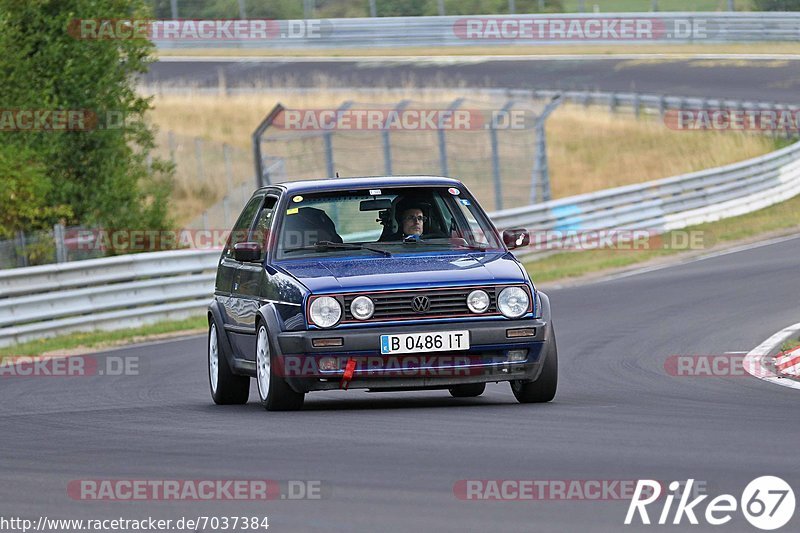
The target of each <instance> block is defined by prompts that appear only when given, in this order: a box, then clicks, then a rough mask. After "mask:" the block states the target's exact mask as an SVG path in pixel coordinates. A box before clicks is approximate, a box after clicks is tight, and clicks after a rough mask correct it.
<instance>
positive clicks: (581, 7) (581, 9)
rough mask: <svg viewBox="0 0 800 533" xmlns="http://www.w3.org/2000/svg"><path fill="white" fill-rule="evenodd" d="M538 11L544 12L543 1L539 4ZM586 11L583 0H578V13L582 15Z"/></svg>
mask: <svg viewBox="0 0 800 533" xmlns="http://www.w3.org/2000/svg"><path fill="white" fill-rule="evenodd" d="M539 10H540V11H544V0H541V1H540V2H539ZM584 11H586V2H585V1H584V0H578V13H583V12H584Z"/></svg>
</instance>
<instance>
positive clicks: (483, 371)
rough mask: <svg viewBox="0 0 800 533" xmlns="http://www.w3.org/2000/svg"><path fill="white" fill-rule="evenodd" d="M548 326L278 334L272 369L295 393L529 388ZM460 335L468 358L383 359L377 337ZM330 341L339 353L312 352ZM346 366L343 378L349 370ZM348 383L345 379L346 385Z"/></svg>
mask: <svg viewBox="0 0 800 533" xmlns="http://www.w3.org/2000/svg"><path fill="white" fill-rule="evenodd" d="M546 326H547V323H546V322H545V321H543V320H541V319H520V320H506V319H502V320H491V321H488V320H487V321H468V320H465V321H457V322H447V323H434V324H414V325H393V326H370V327H363V328H342V329H332V330H309V331H293V332H284V333H279V334H278V339H277V341H278V346H277V348H278V350H277V351H278V353H276V354H275V355H276V356H277V361H276V364H277V365H278V368H279V371H280V374H281V375H282V377H284V379H286V381H287V382H288V384H289V385H290V386H291V387H292V388H293V389H294V390H296V391H298V392H309V391H314V390H332V389H339V388H345V387H346V388H357V389H371V390H408V389H442V388H448V387H452V386H454V385H461V384H468V383H486V382H495V381H510V380H517V379H524V380H533V379H536V378H537V377H538V376H539V373H540V372H541V365H542V362H543V361H542V353H543V348H544V346H545V342H546V341H547V339H546V335H547V331H548V328H547V327H546ZM523 328H526V329H530V328H533V329H535V335H533V336H527V337H513V338H510V337H509V336H508V331H509V330H515V329H523ZM458 330H469V332H470V348H469V349H468V350H463V351H459V352H430V353H413V354H397V355H382V354H381V350H380V337H381V335H393V334H407V333H438V332H447V331H458ZM331 338H340V339H342V346H337V347H325V348H322V347H315V346H314V340H319V339H331ZM509 351H514V352H516V354H515V355H516V357H515V360H514V361H510V360H509ZM520 351H526V353H524V355H523V354H521V353H520ZM332 361H335V363H334V364H333V365H331V364H330V363H331V362H332ZM351 361H352V363H351V368H350V371H349V372H348V371H347V363H348V362H351ZM323 363H327V364H323ZM346 375H347V378H349V379H345V376H346Z"/></svg>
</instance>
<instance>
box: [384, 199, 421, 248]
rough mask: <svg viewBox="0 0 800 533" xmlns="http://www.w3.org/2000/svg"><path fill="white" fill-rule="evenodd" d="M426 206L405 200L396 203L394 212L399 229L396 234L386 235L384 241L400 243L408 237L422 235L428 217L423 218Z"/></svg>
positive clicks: (412, 200) (411, 200)
mask: <svg viewBox="0 0 800 533" xmlns="http://www.w3.org/2000/svg"><path fill="white" fill-rule="evenodd" d="M426 207H427V204H425V203H424V202H421V201H418V200H414V199H407V200H402V201H400V202H398V204H397V208H396V210H395V213H396V218H397V225H398V227H399V228H400V229H399V230H398V231H397V232H395V233H393V234H391V235H388V236H387V237H386V239H385V240H388V241H400V240H403V239H405V238H406V237H408V236H409V235H422V234H423V233H424V231H425V225H426V223H427V221H428V217H427V216H425V211H424V209H425V208H426Z"/></svg>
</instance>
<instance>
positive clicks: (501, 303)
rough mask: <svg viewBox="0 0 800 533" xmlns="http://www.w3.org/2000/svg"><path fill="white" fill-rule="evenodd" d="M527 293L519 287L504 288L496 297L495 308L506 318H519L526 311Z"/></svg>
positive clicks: (528, 300)
mask: <svg viewBox="0 0 800 533" xmlns="http://www.w3.org/2000/svg"><path fill="white" fill-rule="evenodd" d="M529 304H530V299H529V298H528V293H527V292H526V291H525V290H524V289H522V288H520V287H506V288H505V289H503V290H502V291H500V296H498V297H497V308H498V309H499V310H500V312H501V313H503V314H504V315H505V316H507V317H508V318H519V317H521V316H522V315H524V314H525V312H526V311H527V310H528V305H529Z"/></svg>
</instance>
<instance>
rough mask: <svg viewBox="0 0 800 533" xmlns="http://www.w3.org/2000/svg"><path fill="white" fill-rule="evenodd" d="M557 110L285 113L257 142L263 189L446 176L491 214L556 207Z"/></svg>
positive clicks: (460, 107) (496, 102) (514, 106)
mask: <svg viewBox="0 0 800 533" xmlns="http://www.w3.org/2000/svg"><path fill="white" fill-rule="evenodd" d="M555 105H557V101H555V102H551V101H548V100H541V99H537V100H534V99H530V98H522V99H491V100H486V99H480V100H479V99H467V98H458V99H455V100H451V101H442V102H424V103H422V102H416V101H413V100H403V101H400V102H387V103H382V104H381V103H374V102H369V103H366V102H356V101H346V102H343V103H342V104H341V105H339V106H337V107H336V108H331V109H287V108H283V107H282V106H279V107H278V108H276V109H275V110H273V112H272V113H271V114H270V115H269V117H268V119H267V120H266V121H265V123H264V124H262V127H261V128H260V129H259V130H258V131H257V134H256V135H257V136H258V135H259V134H260V143H256V146H255V149H256V151H257V152H259V155H260V158H261V161H262V167H261V171H260V175H261V181H260V184H262V185H263V184H267V183H275V182H277V181H280V180H281V179H287V178H288V179H292V180H303V179H311V178H333V177H335V176H336V175H337V174H338V175H339V176H370V175H420V174H421V175H431V174H440V175H443V176H452V177H457V178H459V179H461V180H462V181H464V183H465V184H466V185H467V186H468V187H470V189H471V190H472V191H473V192H474V193H475V194H476V195H477V196H478V197H479V198H481V199H483V201H484V202H485V204H484V205H485V206H486V207H487V208H488V209H494V210H499V209H504V208H509V207H518V206H522V205H527V204H529V203H532V202H536V201H543V200H548V199H550V191H549V187H548V183H549V182H548V180H547V164H546V146H545V135H544V119H545V118H546V116H547V114H548V113H549V112H550V111H551V110H552V108H553V107H554V106H555ZM256 157H258V155H257V156H256ZM257 160H258V159H257ZM256 173H257V174H259V172H258V170H257V171H256Z"/></svg>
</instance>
